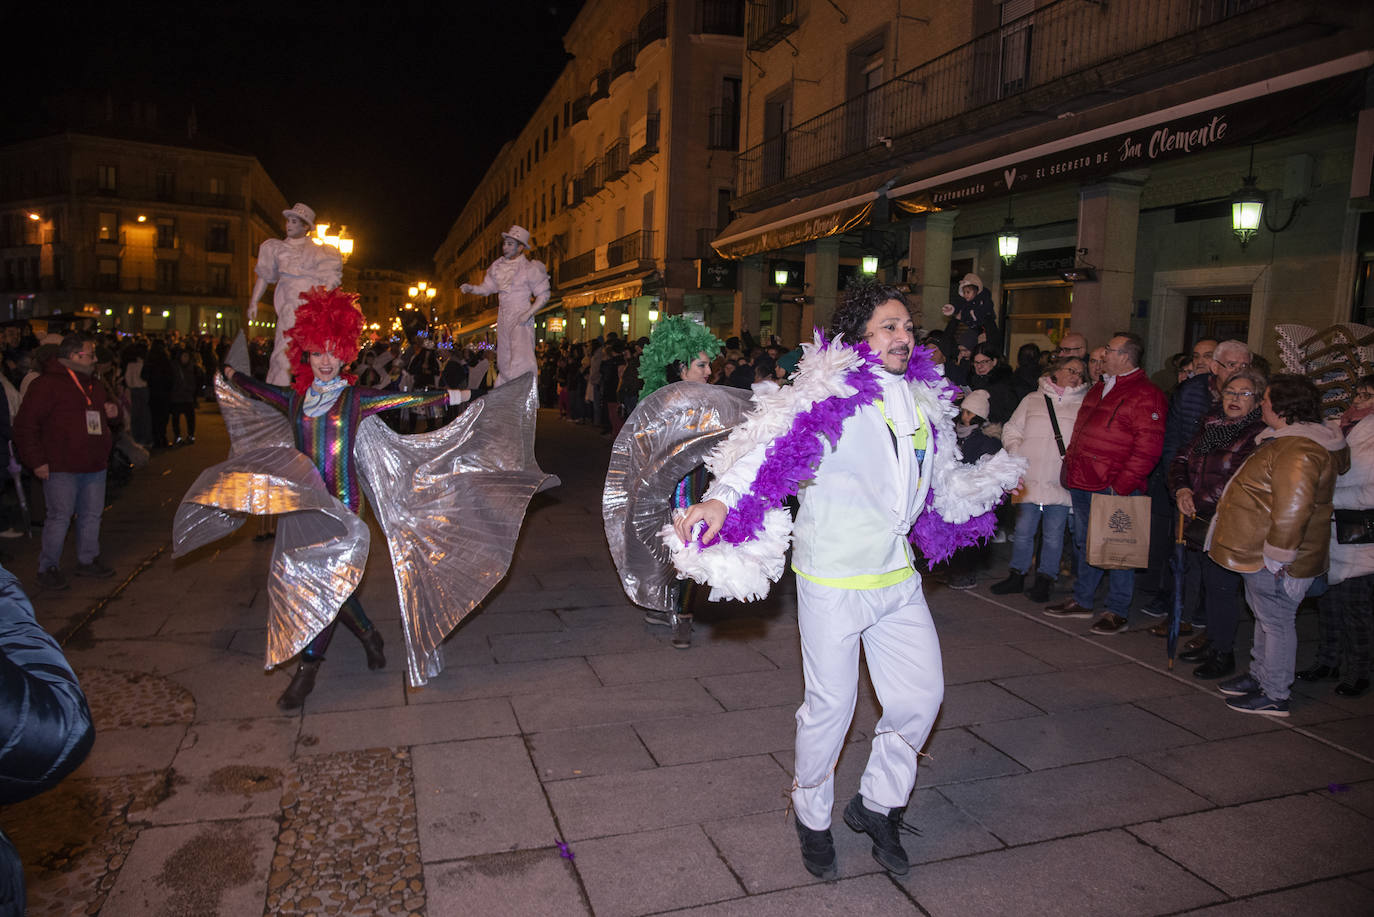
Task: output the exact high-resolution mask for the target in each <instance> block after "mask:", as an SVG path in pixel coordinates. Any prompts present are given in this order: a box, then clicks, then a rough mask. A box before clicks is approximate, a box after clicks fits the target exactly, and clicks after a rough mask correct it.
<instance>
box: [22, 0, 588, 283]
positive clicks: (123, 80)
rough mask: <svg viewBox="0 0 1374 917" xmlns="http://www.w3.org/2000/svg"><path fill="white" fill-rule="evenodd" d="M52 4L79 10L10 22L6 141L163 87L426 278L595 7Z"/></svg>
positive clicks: (395, 263) (386, 256)
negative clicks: (77, 111) (99, 102)
mask: <svg viewBox="0 0 1374 917" xmlns="http://www.w3.org/2000/svg"><path fill="white" fill-rule="evenodd" d="M50 5H51V6H61V7H63V9H64V12H63V13H61V14H59V13H51V14H44V13H37V14H33V13H25V14H21V16H20V17H18V23H17V24H16V25H17V27H16V28H14V29H12V30H9V31H10V32H11V34H10V39H9V40H8V41H7V44H10V45H14V46H18V50H15V51H12V52H11V51H7V54H10V55H11V56H10V61H9V65H8V66H7V67H6V71H7V73H6V77H5V82H6V83H7V84H8V91H7V92H6V97H7V99H6V100H7V103H8V104H7V112H6V116H5V118H4V119H0V120H3V122H4V126H3V127H0V131H3V135H4V139H6V140H11V139H15V138H17V137H20V136H24V135H32V134H34V133H39V132H42V131H43V129H44V128H51V127H53V126H55V125H56V124H58V123H59V122H60V121H61V120H62V118H63V116H61V115H56V114H54V112H60V111H64V110H70V104H69V103H70V100H71V99H73V98H86V97H89V98H94V99H103V98H104V96H105V95H106V94H109V95H111V96H112V97H113V98H115V99H116V100H120V101H123V100H134V99H150V100H154V101H156V102H157V103H158V112H159V116H160V117H161V118H162V119H163V120H165V121H177V120H179V121H180V123H182V124H184V115H183V116H182V117H180V118H179V119H178V118H177V114H178V112H185V111H187V110H189V105H191V104H194V106H195V113H196V120H197V124H198V127H199V131H200V134H201V135H202V136H203V137H211V138H214V139H215V140H218V141H220V142H222V143H223V144H224V145H226V146H229V147H232V148H234V149H236V150H238V151H240V152H244V153H250V154H252V155H255V156H257V157H258V159H259V161H261V162H262V164H263V166H264V167H265V168H266V169H267V173H268V174H269V175H270V176H271V177H272V179H273V180H274V181H275V182H276V184H277V187H279V188H280V189H281V191H282V193H283V194H284V195H285V196H286V198H287V202H288V204H290V203H292V202H295V201H298V200H300V201H305V202H306V203H308V204H310V205H311V206H312V207H314V208H315V209H316V210H317V211H318V212H319V213H320V216H321V218H322V219H323V218H331V219H332V222H334V223H335V224H336V225H337V224H338V223H346V224H347V225H348V229H349V233H350V234H351V235H353V236H354V237H355V238H356V239H357V250H356V253H355V256H354V257H355V259H356V260H357V263H358V264H360V265H361V266H364V267H384V268H394V269H397V270H403V271H407V272H418V273H424V274H428V273H431V272H432V271H433V260H432V257H433V254H434V251H435V249H437V248H438V246H439V244H440V242H441V241H442V240H443V238H444V235H445V233H446V232H447V231H448V228H449V227H450V225H452V222H453V220H454V219H455V218H456V217H457V216H458V213H459V211H460V210H461V208H462V206H463V204H464V203H465V202H466V200H467V198H468V195H469V194H470V193H471V192H472V190H473V188H474V187H475V186H476V184H477V182H478V181H479V180H480V179H481V177H482V174H483V173H484V172H485V171H486V169H487V167H488V166H489V165H490V164H491V162H492V159H493V158H494V156H495V155H496V152H497V151H498V150H499V149H500V147H501V145H502V144H503V143H505V142H506V141H508V140H511V139H513V138H514V137H515V135H516V134H517V133H518V132H519V130H520V128H521V127H522V126H523V125H524V124H525V123H526V122H527V121H528V120H529V117H530V115H531V113H532V112H533V111H534V109H535V107H536V106H537V105H538V104H539V102H540V101H541V100H542V99H543V97H544V95H545V93H547V92H548V90H549V88H550V87H551V86H552V85H553V80H554V78H555V77H556V76H557V75H558V73H559V72H560V71H561V70H562V68H563V65H564V63H565V62H566V60H567V59H568V58H567V55H566V52H564V50H563V46H562V36H563V34H564V33H565V32H566V31H567V29H568V27H569V26H570V25H571V24H572V21H573V19H574V18H575V17H576V15H577V11H578V9H579V8H580V7H581V6H582V3H581V0H536V2H533V3H481V4H478V3H471V2H449V3H444V2H442V0H440V2H434V3H415V2H385V0H384V2H380V3H369V4H354V3H347V2H342V3H336V4H330V5H321V6H320V7H318V8H317V7H314V6H312V5H307V4H303V3H294V4H276V5H272V4H268V3H255V4H252V5H251V6H250V5H247V4H245V5H243V7H242V8H243V9H246V10H251V12H248V13H241V12H237V11H236V10H237V9H238V7H237V6H236V5H235V4H233V3H220V4H216V5H215V6H214V11H213V12H205V11H202V10H198V9H196V8H195V7H198V6H199V4H195V5H192V4H181V5H180V6H175V7H168V8H167V12H166V14H165V15H158V14H156V13H148V12H141V13H125V12H124V11H123V10H120V12H119V15H117V16H115V15H113V14H111V13H109V12H108V10H110V9H111V8H112V7H115V6H121V7H124V8H125V9H129V8H132V5H122V4H120V5H113V4H112V5H109V6H105V7H95V6H91V7H89V9H92V10H101V9H104V10H106V11H107V12H105V13H98V12H93V13H89V14H85V15H78V14H74V13H72V12H71V10H72V9H73V6H69V5H67V4H50ZM74 7H75V8H76V9H81V8H83V7H85V5H84V4H78V5H74ZM354 9H365V10H372V11H374V12H371V13H369V14H357V13H352V12H349V10H354ZM317 10H323V11H325V12H318V11H317ZM376 10H381V11H383V13H381V14H378V13H376V12H375V11H376ZM7 18H10V17H9V16H7ZM12 22H13V20H12ZM20 35H25V36H27V38H25V39H24V40H22V41H17V40H16V39H18V38H19V36H20ZM16 55H17V57H18V61H17V62H16V61H15V56H16Z"/></svg>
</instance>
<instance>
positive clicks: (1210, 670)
mask: <svg viewBox="0 0 1374 917" xmlns="http://www.w3.org/2000/svg"><path fill="white" fill-rule="evenodd" d="M1235 670H1236V654H1235V653H1213V654H1212V655H1211V656H1210V657H1208V658H1207V659H1206V660H1205V661H1204V662H1203V663H1202V665H1200V666H1198V667H1197V668H1195V669H1193V677H1194V678H1202V679H1207V680H1210V679H1213V678H1225V677H1226V676H1227V675H1230V674H1231V673H1232V672H1234V671H1235Z"/></svg>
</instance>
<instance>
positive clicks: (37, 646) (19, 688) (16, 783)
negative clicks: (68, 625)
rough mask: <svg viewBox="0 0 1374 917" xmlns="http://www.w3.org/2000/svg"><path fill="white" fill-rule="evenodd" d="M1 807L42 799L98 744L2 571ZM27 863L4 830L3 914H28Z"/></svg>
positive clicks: (51, 644) (54, 648)
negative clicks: (31, 798)
mask: <svg viewBox="0 0 1374 917" xmlns="http://www.w3.org/2000/svg"><path fill="white" fill-rule="evenodd" d="M0 686H3V691H2V692H0V705H3V711H4V712H3V719H4V723H5V732H6V736H5V742H4V745H3V747H0V805H6V806H8V805H13V804H14V803H17V802H23V801H24V800H25V799H29V798H30V797H33V796H37V795H38V794H39V793H44V792H46V791H48V790H50V789H52V788H53V787H55V786H57V785H58V784H59V783H61V782H62V780H63V778H65V777H66V776H67V775H68V774H70V773H71V772H72V771H74V770H76V769H77V768H78V767H80V766H81V762H82V761H84V760H86V755H87V754H88V753H89V752H90V750H91V746H92V745H93V744H94V742H95V728H94V727H93V726H92V725H91V711H90V708H89V707H88V706H87V705H86V695H84V694H82V693H81V685H80V684H79V683H78V682H77V680H76V674H75V673H74V672H73V671H72V668H71V666H70V665H69V664H68V663H67V660H66V657H64V656H63V655H62V650H61V648H60V647H59V646H58V645H57V641H55V640H54V639H53V638H52V637H50V636H49V635H48V634H47V632H46V631H44V630H43V628H41V627H39V626H38V622H37V621H36V620H35V619H34V614H33V605H32V604H30V602H29V597H28V596H27V595H25V594H24V590H23V589H22V588H21V587H20V586H19V580H18V579H16V578H15V576H14V574H13V573H11V572H9V571H8V570H6V569H4V568H3V567H0ZM25 903H26V902H25V895H24V864H23V863H22V862H20V860H19V853H18V852H17V851H16V850H15V849H14V845H13V844H12V843H10V839H9V838H8V837H6V836H5V833H4V832H3V831H0V914H22V913H24V908H25Z"/></svg>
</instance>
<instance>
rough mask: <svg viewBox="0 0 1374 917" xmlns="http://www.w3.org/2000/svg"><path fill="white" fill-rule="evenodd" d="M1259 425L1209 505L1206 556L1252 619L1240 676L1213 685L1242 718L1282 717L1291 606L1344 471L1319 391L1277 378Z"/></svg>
mask: <svg viewBox="0 0 1374 917" xmlns="http://www.w3.org/2000/svg"><path fill="white" fill-rule="evenodd" d="M1260 410H1261V412H1262V416H1263V418H1264V422H1265V424H1266V425H1267V428H1266V429H1265V430H1264V431H1263V432H1262V433H1260V434H1259V436H1257V437H1256V441H1257V442H1258V443H1259V446H1258V447H1257V448H1256V449H1255V451H1254V452H1253V453H1252V454H1251V456H1250V457H1249V458H1248V459H1246V460H1245V464H1243V465H1241V466H1240V470H1238V471H1237V472H1236V476H1235V477H1234V478H1232V479H1231V483H1230V484H1228V485H1227V486H1226V490H1225V491H1224V492H1223V493H1222V495H1221V500H1220V502H1219V503H1218V504H1217V513H1216V516H1215V518H1214V519H1213V521H1212V531H1211V532H1210V533H1209V536H1208V542H1207V543H1208V554H1209V556H1210V557H1211V558H1212V560H1214V561H1216V562H1217V563H1218V564H1220V565H1221V566H1223V567H1225V568H1227V569H1228V570H1234V571H1236V572H1237V573H1240V574H1241V575H1242V577H1243V578H1244V580H1245V598H1246V601H1247V602H1248V603H1249V605H1250V610H1251V611H1252V612H1253V613H1254V615H1255V640H1254V646H1253V648H1252V649H1251V652H1250V671H1249V672H1247V673H1246V674H1244V675H1240V676H1237V677H1235V678H1230V679H1227V680H1226V681H1223V682H1221V683H1220V684H1219V685H1218V686H1217V687H1218V688H1219V689H1220V691H1221V693H1223V694H1225V695H1228V697H1229V699H1228V700H1227V702H1226V703H1227V704H1228V705H1229V706H1230V707H1231V708H1232V709H1234V710H1238V711H1240V712H1242V713H1259V714H1263V715H1266V716H1288V691H1289V688H1290V687H1291V685H1292V683H1293V669H1294V665H1295V661H1296V657H1297V650H1298V635H1297V627H1296V618H1297V610H1298V603H1299V602H1301V601H1302V599H1303V596H1305V595H1306V594H1307V589H1308V587H1309V586H1311V585H1312V580H1313V579H1315V578H1316V577H1317V576H1319V575H1321V574H1322V573H1324V572H1326V568H1327V557H1328V554H1327V552H1328V548H1329V545H1330V542H1331V497H1332V493H1333V491H1334V490H1335V486H1336V476H1337V475H1339V474H1340V473H1342V472H1343V471H1345V470H1346V469H1347V468H1348V467H1349V465H1350V450H1349V449H1348V448H1346V444H1345V438H1344V437H1343V436H1341V434H1340V431H1339V430H1333V429H1331V428H1330V427H1326V426H1323V425H1322V423H1321V393H1320V392H1318V391H1317V388H1316V386H1315V385H1313V384H1312V383H1311V382H1310V381H1309V380H1307V379H1305V378H1303V377H1302V376H1290V375H1278V376H1275V377H1274V378H1273V379H1272V380H1270V383H1269V389H1268V391H1266V392H1265V393H1264V399H1263V400H1262V401H1261V402H1260Z"/></svg>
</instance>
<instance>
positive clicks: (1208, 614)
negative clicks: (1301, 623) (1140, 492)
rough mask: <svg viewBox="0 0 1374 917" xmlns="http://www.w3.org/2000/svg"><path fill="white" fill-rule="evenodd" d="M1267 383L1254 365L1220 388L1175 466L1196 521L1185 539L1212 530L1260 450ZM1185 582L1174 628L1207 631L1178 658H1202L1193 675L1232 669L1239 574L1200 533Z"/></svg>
mask: <svg viewBox="0 0 1374 917" xmlns="http://www.w3.org/2000/svg"><path fill="white" fill-rule="evenodd" d="M1264 389H1265V380H1264V377H1263V376H1261V375H1260V374H1259V373H1258V372H1256V371H1255V370H1253V369H1243V370H1241V371H1240V372H1238V373H1236V374H1235V375H1234V376H1232V377H1231V378H1230V379H1228V380H1227V381H1226V384H1225V385H1224V386H1222V389H1221V413H1220V414H1217V415H1213V416H1211V417H1209V418H1208V419H1207V420H1206V421H1205V422H1204V424H1203V426H1202V429H1201V430H1199V431H1198V432H1197V434H1196V435H1195V436H1194V437H1193V439H1192V441H1191V442H1189V443H1188V445H1187V446H1185V447H1184V448H1183V449H1181V450H1180V451H1179V453H1178V455H1176V456H1175V457H1174V460H1173V461H1172V462H1171V463H1170V464H1169V468H1168V484H1169V493H1170V494H1172V495H1173V497H1174V500H1175V501H1176V502H1177V503H1178V511H1179V514H1180V515H1182V516H1184V517H1191V518H1192V519H1194V520H1197V522H1195V523H1194V524H1191V525H1189V526H1188V527H1187V528H1185V537H1186V536H1187V535H1188V534H1189V533H1190V532H1192V533H1205V532H1206V527H1207V524H1208V523H1210V522H1211V520H1212V517H1213V516H1214V515H1215V513H1216V511H1217V501H1219V500H1220V499H1221V494H1222V492H1223V491H1224V490H1225V489H1226V485H1227V483H1228V482H1229V481H1230V480H1231V477H1232V475H1234V474H1235V473H1236V469H1237V468H1239V467H1240V466H1241V465H1242V464H1244V462H1245V460H1246V459H1247V458H1248V457H1249V456H1250V453H1251V452H1253V451H1254V450H1255V437H1256V436H1258V435H1259V434H1260V433H1262V432H1263V431H1264V429H1265V426H1264V419H1263V418H1262V417H1261V416H1260V414H1261V411H1260V400H1261V399H1262V398H1263V397H1264ZM1180 581H1181V582H1182V583H1183V586H1184V595H1186V596H1187V597H1188V601H1187V608H1186V609H1184V608H1178V609H1175V614H1176V615H1178V616H1180V617H1179V619H1180V621H1181V625H1180V629H1179V631H1177V632H1176V633H1182V634H1183V635H1184V636H1188V635H1190V634H1192V633H1193V632H1194V630H1202V629H1205V630H1206V633H1205V635H1198V636H1195V637H1194V638H1193V639H1192V640H1190V641H1189V642H1188V643H1186V644H1185V645H1184V647H1183V652H1182V653H1181V654H1180V655H1179V657H1178V658H1179V659H1180V660H1182V661H1183V662H1192V663H1198V665H1197V667H1196V668H1194V669H1193V677H1194V678H1222V677H1224V676H1227V675H1230V674H1231V673H1232V672H1234V671H1235V670H1236V657H1235V652H1234V646H1235V639H1236V624H1237V622H1238V621H1239V620H1240V612H1241V598H1240V595H1241V585H1242V583H1241V578H1240V574H1239V573H1236V572H1234V571H1232V570H1228V569H1226V568H1225V567H1223V566H1221V565H1219V564H1218V563H1217V562H1216V561H1214V560H1212V559H1211V558H1210V557H1208V556H1207V553H1206V552H1205V551H1204V550H1203V548H1202V538H1201V537H1200V536H1199V535H1194V537H1192V538H1189V539H1187V550H1185V551H1184V552H1183V575H1182V577H1180Z"/></svg>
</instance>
